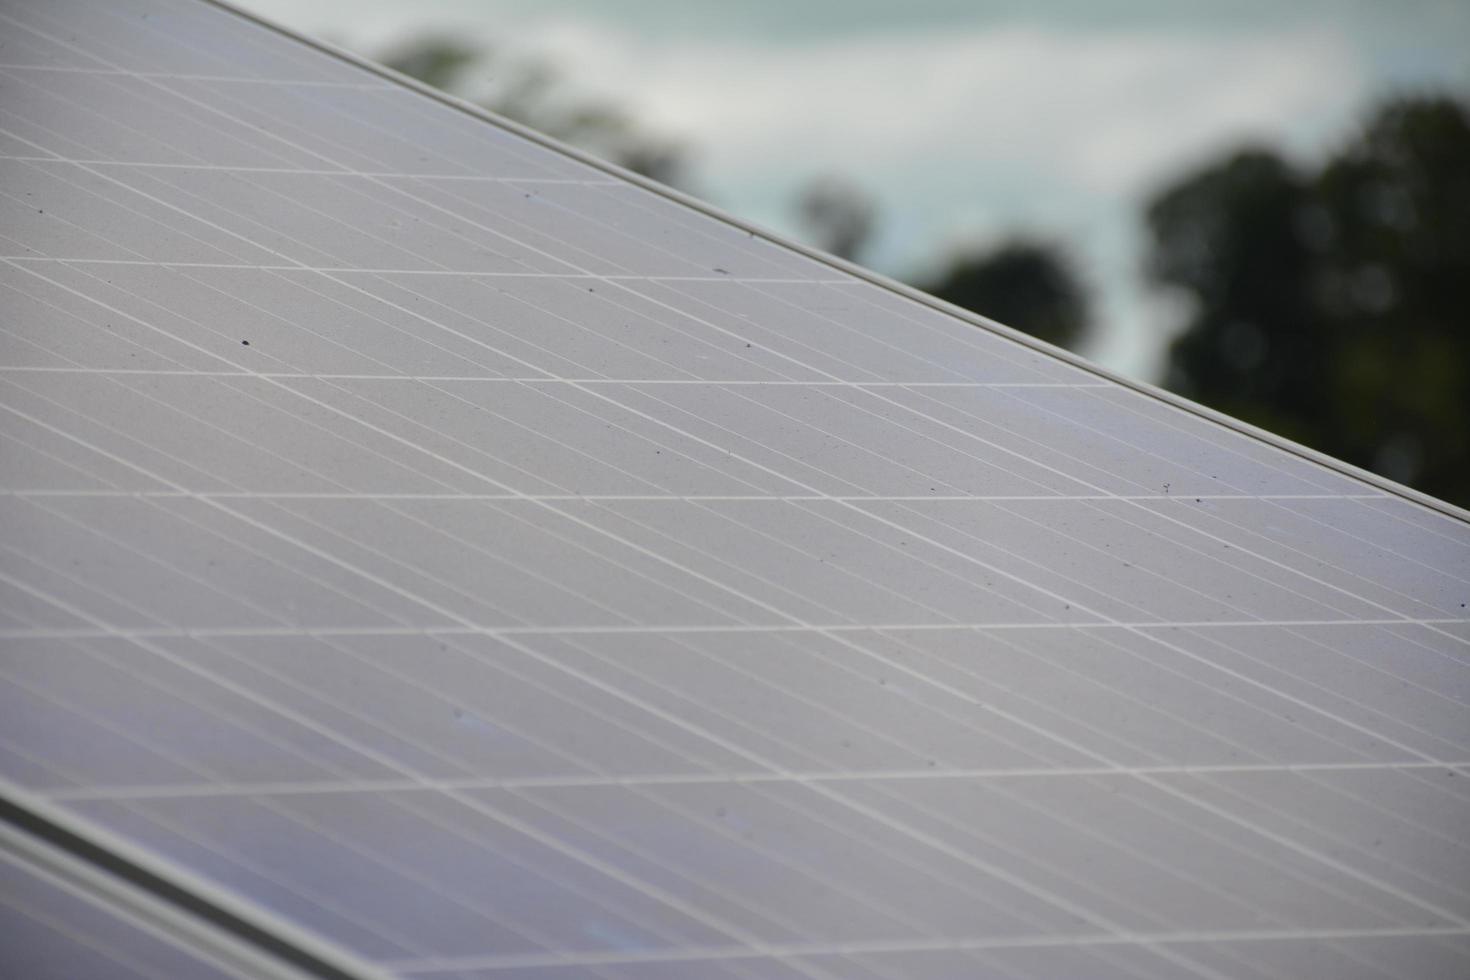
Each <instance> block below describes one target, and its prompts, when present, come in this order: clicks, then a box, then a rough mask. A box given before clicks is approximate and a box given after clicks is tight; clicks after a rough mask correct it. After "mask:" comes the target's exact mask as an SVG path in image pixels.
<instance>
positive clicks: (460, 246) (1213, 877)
mask: <svg viewBox="0 0 1470 980" xmlns="http://www.w3.org/2000/svg"><path fill="white" fill-rule="evenodd" d="M0 38H3V43H0V170H3V178H0V203H3V207H4V218H3V222H0V249H3V257H0V296H3V298H0V365H3V370H0V460H3V463H0V485H3V493H0V508H3V529H4V533H3V549H4V550H3V557H0V630H3V632H0V637H3V650H4V652H3V656H0V773H3V775H4V778H5V780H6V781H7V783H8V784H10V785H11V786H12V787H14V788H15V789H14V790H12V792H21V791H23V792H24V793H26V794H29V795H30V796H31V797H34V798H36V799H39V800H43V801H46V802H47V803H48V804H49V805H52V806H56V807H60V808H61V810H62V811H63V812H64V813H65V814H67V815H68V819H69V820H74V821H75V822H76V824H77V826H78V827H81V828H94V829H95V828H100V829H102V830H104V831H105V832H106V833H107V834H110V835H115V836H116V837H117V838H119V839H121V840H125V841H127V842H129V843H130V845H132V846H135V847H137V848H140V849H142V850H143V851H145V852H147V853H150V854H152V855H155V856H156V857H157V858H159V859H162V860H163V861H165V862H167V863H168V864H169V865H170V866H172V867H176V868H178V869H180V871H181V873H183V874H185V875H187V876H188V879H189V880H193V881H202V882H207V883H208V886H209V887H210V888H216V889H218V890H219V891H220V892H221V893H223V894H228V895H233V896H235V897H237V898H240V899H244V900H247V901H248V902H250V903H253V905H254V906H256V907H257V908H258V909H259V910H261V913H262V915H263V916H266V917H273V918H274V919H276V920H279V921H285V922H291V923H294V924H296V925H299V926H301V927H303V928H304V929H306V930H309V931H310V932H313V933H315V934H318V935H320V936H321V937H324V938H325V939H326V940H329V941H330V942H332V943H334V944H337V945H338V946H340V947H342V948H343V949H344V950H347V951H350V952H351V953H352V954H355V956H356V957H358V958H360V960H361V961H363V962H366V963H371V964H374V965H375V966H376V967H377V968H380V969H382V970H384V971H386V972H390V973H394V974H398V975H402V976H409V977H422V978H436V980H437V978H450V977H454V978H469V977H477V978H494V977H509V976H516V977H535V978H545V980H552V978H556V980H562V978H570V977H584V976H585V977H604V978H633V977H637V978H659V977H687V976H695V975H697V976H701V977H747V978H748V977H806V978H835V977H841V978H884V977H889V978H891V977H971V976H982V975H983V976H1005V977H1020V978H1039V977H1057V976H1088V977H1097V978H1111V977H1119V978H1122V977H1131V978H1157V977H1178V976H1190V977H1210V978H1220V977H1248V978H1268V977H1276V978H1279V977H1295V976H1334V977H1365V978H1367V977H1373V978H1379V977H1400V978H1404V977H1428V976H1453V975H1459V976H1464V975H1467V974H1470V849H1467V834H1466V830H1467V829H1470V821H1467V816H1470V770H1467V768H1466V765H1467V760H1470V724H1467V719H1470V715H1467V703H1470V669H1467V667H1470V614H1467V610H1466V602H1467V601H1470V528H1467V525H1466V524H1465V523H1464V522H1462V521H1461V520H1458V519H1456V517H1454V516H1451V515H1449V514H1447V513H1444V512H1439V511H1436V510H1434V509H1432V508H1429V507H1425V506H1422V505H1420V504H1418V503H1415V502H1411V501H1410V500H1407V499H1405V498H1404V497H1402V496H1399V495H1396V494H1395V493H1393V492H1391V491H1390V490H1386V489H1383V488H1380V487H1378V486H1375V485H1372V484H1369V483H1367V482H1364V481H1361V480H1359V479H1355V478H1353V477H1351V476H1349V475H1346V474H1345V473H1344V472H1342V471H1340V470H1336V469H1334V468H1332V467H1329V466H1325V465H1320V464H1319V463H1317V462H1313V461H1311V460H1309V459H1306V458H1304V457H1303V456H1301V455H1299V454H1294V453H1291V452H1288V451H1285V450H1283V449H1281V448H1278V447H1276V446H1274V445H1270V444H1268V443H1267V442H1265V441H1262V440H1260V439H1257V438H1253V437H1251V436H1249V435H1247V434H1243V433H1242V432H1239V431H1236V430H1233V429H1231V428H1228V427H1226V426H1223V425H1220V424H1216V423H1215V422H1212V421H1209V420H1207V419H1205V418H1203V417H1202V416H1201V415H1199V414H1198V413H1194V412H1191V411H1187V410H1183V409H1181V408H1179V407H1176V406H1174V405H1172V404H1170V403H1168V402H1166V401H1164V400H1162V399H1160V398H1157V397H1153V396H1150V395H1149V394H1146V393H1142V392H1140V391H1137V390H1133V389H1131V388H1128V387H1125V386H1123V385H1120V384H1118V383H1115V382H1114V381H1112V380H1109V379H1108V378H1106V377H1104V376H1102V375H1100V374H1098V373H1096V372H1093V371H1090V370H1087V369H1085V368H1084V367H1082V366H1078V365H1075V364H1072V363H1069V362H1067V361H1065V360H1063V359H1061V358H1058V357H1054V356H1051V355H1049V354H1047V353H1045V352H1043V351H1040V350H1037V349H1033V348H1031V347H1029V346H1026V345H1024V344H1022V343H1019V342H1017V341H1015V340H1014V339H1012V338H1011V337H1010V336H1008V335H1007V334H1005V333H1004V332H1002V331H997V330H993V329H984V328H980V327H977V326H976V325H974V324H972V323H967V322H965V321H964V320H962V319H961V318H959V317H956V316H952V315H949V314H948V313H945V312H943V311H941V310H939V309H936V308H933V307H931V306H927V305H925V304H923V303H920V302H916V301H914V300H912V299H910V298H907V297H905V296H904V295H901V294H900V293H899V292H897V291H895V290H893V289H891V288H888V287H887V286H885V285H884V284H882V283H881V282H875V281H872V280H869V279H866V278H864V277H859V276H856V275H852V274H849V273H848V272H846V271H844V270H843V269H841V268H839V267H837V266H834V265H832V264H829V263H826V262H823V261H818V260H816V259H814V258H811V257H809V256H807V255H805V254H802V253H800V252H799V251H797V250H794V249H792V248H788V247H786V246H783V245H782V244H780V243H778V242H774V241H772V240H770V239H768V238H766V237H764V236H761V235H757V234H753V233H751V232H749V231H747V230H745V229H743V228H741V227H738V226H736V225H735V224H733V223H730V222H727V221H722V220H719V219H717V218H715V217H712V216H710V215H708V214H705V213H701V212H699V211H697V210H695V209H692V208H690V207H688V206H686V205H685V204H683V203H680V202H679V201H677V200H674V199H672V198H670V197H669V196H667V195H663V194H660V193H658V192H656V191H653V190H650V189H647V188H645V187H641V186H638V185H637V184H635V183H633V182H630V181H628V180H625V179H623V178H622V177H620V176H618V175H617V174H615V173H613V172H611V171H608V170H605V169H601V168H598V167H596V166H593V165H590V164H588V163H586V162H584V161H581V160H579V159H577V158H575V157H574V156H572V155H569V154H566V153H563V152H559V151H558V150H556V149H555V148H549V147H547V146H545V145H541V144H539V143H537V142H535V141H533V140H530V139H527V138H526V137H524V136H522V135H519V134H518V133H516V132H514V131H512V130H511V129H508V128H506V127H503V126H498V125H495V124H493V123H492V122H489V121H487V120H485V119H483V118H477V117H476V116H475V115H473V114H472V113H469V112H466V111H464V110H463V109H461V108H455V107H454V106H452V105H449V104H447V103H446V102H444V101H442V100H436V99H434V98H431V97H428V96H425V95H424V94H422V93H420V92H418V91H415V90H413V89H412V88H410V87H407V86H404V85H402V84H400V83H398V82H396V81H394V80H393V79H391V78H388V77H385V76H383V75H381V74H377V73H374V72H372V71H370V70H367V69H365V68H363V67H360V66H358V65H355V64H353V63H351V62H350V61H349V60H347V59H343V58H339V57H334V56H332V55H330V54H328V53H325V52H324V51H322V50H320V49H317V48H314V47H311V46H309V45H307V44H304V43H301V42H299V41H297V40H295V39H292V38H290V37H288V36H285V35H282V34H280V33H277V32H274V31H272V30H270V29H268V28H266V27H263V26H261V25H259V24H257V23H255V22H252V21H250V20H248V19H246V18H244V17H242V16H240V15H238V14H236V13H233V12H231V11H229V10H226V9H222V8H219V7H215V6H211V5H208V4H204V3H198V2H193V0H117V2H113V0H55V2H46V3H39V2H24V0H5V2H4V3H0ZM12 863H13V862H12ZM7 867H8V865H7ZM85 897H86V896H85V895H80V896H79V895H77V894H73V893H68V894H66V895H61V896H59V895H58V893H57V890H56V888H55V887H53V884H48V883H47V881H46V880H44V879H43V878H40V877H36V876H35V875H34V874H32V873H31V872H29V871H26V870H25V869H24V868H22V867H20V866H19V865H17V866H15V868H13V869H11V870H9V871H6V872H5V884H4V885H3V886H0V909H4V912H3V916H0V929H3V930H5V931H4V933H3V935H6V936H9V937H10V938H11V940H12V941H7V942H4V943H3V947H4V951H3V952H0V964H4V963H9V964H10V967H11V968H14V967H15V966H16V964H23V965H24V966H25V968H26V969H27V970H28V971H36V972H34V973H31V974H30V975H40V972H41V971H43V970H44V969H47V968H48V964H50V967H49V968H51V969H52V972H54V973H56V974H57V975H61V974H63V973H75V971H76V969H77V968H76V967H75V965H74V964H76V963H78V962H82V963H101V962H106V963H107V964H108V965H107V967H106V971H110V972H111V973H112V974H113V975H118V976H128V975H133V974H134V973H136V974H139V975H157V974H168V975H186V974H188V973H189V972H190V969H191V968H190V967H188V965H187V964H185V963H184V962H183V961H182V960H177V959H169V958H168V957H180V956H184V955H185V954H184V953H183V952H181V951H179V950H177V949H172V950H170V949H161V948H159V947H158V943H159V941H160V937H159V936H158V935H157V934H155V933H148V932H146V931H144V930H134V931H133V932H132V933H131V934H130V933H129V932H128V930H127V929H125V928H121V927H118V928H111V927H106V928H104V927H102V926H99V925H97V924H96V923H97V921H98V919H99V917H100V916H103V915H104V913H103V912H101V911H98V910H97V909H96V908H95V907H94V906H93V905H89V904H88V903H87V902H86V901H85V900H84V899H85ZM43 935H44V937H45V939H44V942H43V941H42V939H40V938H37V937H41V936H43ZM130 935H131V938H129V937H130ZM16 936H20V937H21V938H20V939H18V940H17V939H16V938H15V937H16ZM164 938H165V939H166V937H164ZM167 945H168V944H167V943H166V942H165V943H164V946H167ZM22 950H24V952H22ZM22 956H24V957H27V958H26V959H20V958H19V957H22ZM77 957H81V959H80V960H78V959H77ZM97 957H105V958H107V959H105V960H99V959H97ZM213 968H214V967H211V966H208V965H206V964H203V963H202V961H201V962H200V964H199V970H198V972H200V973H201V974H204V975H207V974H208V971H209V970H210V969H213ZM82 970H83V972H92V971H93V967H83V968H82ZM106 971H104V970H103V969H102V968H100V967H98V968H97V969H96V971H95V972H99V973H100V972H106ZM130 971H131V972H130Z"/></svg>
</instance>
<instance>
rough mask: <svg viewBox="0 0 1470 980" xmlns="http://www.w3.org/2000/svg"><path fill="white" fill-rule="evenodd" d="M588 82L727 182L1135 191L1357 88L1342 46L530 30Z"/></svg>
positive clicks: (1287, 125) (976, 35) (993, 32)
mask: <svg viewBox="0 0 1470 980" xmlns="http://www.w3.org/2000/svg"><path fill="white" fill-rule="evenodd" d="M528 34H529V35H530V36H537V37H538V38H539V40H540V46H541V47H542V48H543V49H544V50H546V51H547V52H548V53H549V54H551V55H552V56H554V57H556V58H557V60H558V61H560V62H561V63H562V64H563V65H565V66H566V67H567V71H568V74H569V75H570V76H571V77H573V78H574V79H575V80H576V81H577V84H578V85H579V87H582V88H584V89H591V90H594V91H599V92H601V93H603V94H606V95H608V96H610V97H612V98H614V99H617V100H618V101H620V102H623V103H624V104H626V105H627V106H628V107H629V108H630V109H632V110H633V111H634V113H635V115H636V116H637V117H638V118H640V119H642V120H645V121H647V122H648V123H649V124H650V125H651V126H653V127H656V128H659V129H662V130H666V131H667V132H669V133H671V134H679V135H684V136H687V137H688V138H689V139H690V141H691V142H692V143H693V144H694V145H696V146H698V147H699V148H700V149H701V150H703V151H704V155H705V159H706V160H708V161H709V162H710V163H711V164H712V165H713V166H714V167H717V168H718V169H719V170H720V171H724V172H736V171H744V172H746V173H750V172H762V171H772V170H781V171H784V172H788V173H789V172H790V171H791V170H792V168H793V166H794V165H795V166H796V167H803V165H804V164H806V163H807V162H810V164H811V165H812V166H817V165H826V166H836V165H841V164H844V163H846V164H848V165H849V168H850V169H860V170H862V171H866V172H869V173H879V174H881V173H892V172H897V171H902V172H905V173H913V172H915V171H919V170H923V169H925V167H924V163H925V162H926V161H930V162H935V163H939V162H942V163H943V165H944V166H947V167H951V168H953V167H961V166H968V165H983V166H985V167H987V168H993V169H995V170H996V171H998V172H1002V173H1004V172H1007V171H1017V172H1021V173H1030V174H1032V175H1035V176H1040V177H1050V178H1052V179H1055V180H1059V181H1063V182H1066V183H1068V184H1070V185H1071V186H1073V187H1075V188H1077V189H1080V190H1090V191H1093V192H1096V193H1108V194H1116V193H1126V192H1130V191H1133V190H1135V189H1137V188H1138V187H1140V186H1141V185H1142V184H1143V183H1144V182H1147V181H1151V180H1154V179H1157V178H1158V176H1159V175H1160V174H1161V173H1163V172H1165V171H1166V170H1167V169H1168V168H1169V167H1171V166H1173V165H1177V164H1178V163H1179V162H1180V161H1181V160H1185V159H1188V158H1190V157H1192V156H1195V155H1198V154H1200V153H1203V152H1206V151H1208V150H1210V149H1213V148H1214V147H1216V146H1218V145H1219V144H1220V143H1221V142H1222V141H1224V140H1227V139H1232V138H1238V137H1240V136H1242V135H1260V136H1266V137H1276V138H1280V137H1282V136H1286V137H1290V136H1292V135H1293V134H1292V132H1291V130H1292V127H1293V126H1299V125H1300V121H1301V120H1302V119H1303V117H1304V116H1306V117H1310V116H1312V115H1313V114H1331V115H1336V114H1340V113H1341V112H1342V111H1343V110H1344V109H1345V107H1347V106H1349V105H1351V104H1353V103H1355V102H1356V100H1357V97H1358V96H1359V95H1360V92H1359V85H1360V82H1359V80H1360V79H1361V78H1362V77H1363V73H1362V71H1361V70H1360V67H1359V66H1358V65H1357V64H1356V61H1355V57H1354V52H1353V49H1352V47H1351V46H1350V45H1349V43H1348V42H1347V40H1346V39H1344V38H1342V37H1338V36H1333V35H1326V34H1298V35H1294V36H1290V37H1260V36H1234V37H1226V38H1220V39H1210V38H1202V37H1200V36H1198V35H1197V34H1167V33H1159V34H1140V33H1138V32H1121V31H1119V32H1106V31H1102V32H1099V31H1093V32H1087V33H1061V32H1056V31H1045V30H1040V29H1035V28H998V29H980V28H975V29H970V30H967V31H963V32H959V33H950V34H906V35H896V36H895V35H888V36H876V35H875V36H862V37H857V38H846V39H841V40H834V41H826V42H817V43H806V44H801V45H779V44H756V43H754V42H752V41H751V40H750V39H737V40H731V41H729V42H724V43H721V42H710V41H707V40H698V41H690V40H688V39H683V40H681V41H680V43H678V44H648V43H645V42H640V41H639V40H638V39H637V38H635V37H634V36H632V35H620V34H618V33H617V32H616V31H610V30H609V29H608V27H607V25H605V24H600V25H597V26H596V27H594V26H593V25H591V24H588V23H585V22H563V23H559V24H552V25H547V26H546V27H545V28H544V29H542V30H538V31H535V32H528Z"/></svg>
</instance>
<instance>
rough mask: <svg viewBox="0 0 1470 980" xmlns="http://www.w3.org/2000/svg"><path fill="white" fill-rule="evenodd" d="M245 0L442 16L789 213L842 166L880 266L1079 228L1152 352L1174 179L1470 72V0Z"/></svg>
mask: <svg viewBox="0 0 1470 980" xmlns="http://www.w3.org/2000/svg"><path fill="white" fill-rule="evenodd" d="M239 2H241V3H242V5H243V6H245V7H246V8H248V9H251V10H253V11H255V12H257V13H260V14H262V15H264V16H266V17H268V18H270V19H272V20H275V21H277V22H279V23H282V24H284V25H286V26H289V27H293V28H295V29H297V30H300V31H304V32H306V33H309V34H314V35H317V36H321V37H325V38H327V39H330V40H334V41H336V42H338V43H341V44H344V45H345V46H347V47H350V48H353V49H355V50H358V51H360V52H364V53H368V54H371V53H374V52H381V51H382V50H383V49H384V48H385V47H387V46H388V45H390V44H391V43H393V42H394V41H398V40H401V39H402V38H404V37H406V36H413V35H418V34H427V33H436V32H443V31H453V32H454V33H455V34H457V35H458V36H461V37H464V38H469V39H477V40H482V41H484V42H485V43H487V44H494V45H497V46H498V47H500V48H501V49H503V50H506V51H508V52H519V53H522V54H526V55H542V56H545V57H547V58H549V59H550V60H551V61H552V62H553V63H555V64H556V65H557V66H558V67H559V69H560V70H561V72H562V73H563V74H564V75H565V76H566V80H567V84H568V87H569V88H571V89H573V90H576V91H580V92H584V93H586V94H587V95H589V96H596V97H598V98H599V99H603V100H607V101H612V102H616V103H618V104H620V105H622V106H623V107H625V108H626V109H627V110H628V111H629V113H630V114H631V115H633V116H634V117H635V118H637V119H638V120H640V121H641V122H643V123H644V124H645V126H646V127H647V128H648V129H650V130H652V131H654V132H657V133H660V134H664V135H667V136H670V137H674V138H677V139H678V140H680V141H681V142H683V143H684V144H686V145H687V146H688V147H689V149H690V150H691V151H692V154H693V162H694V167H693V173H692V176H693V179H694V182H695V183H697V185H698V190H699V191H700V192H702V193H703V194H705V196H707V197H709V198H711V199H712V200H713V201H714V202H715V203H716V204H719V205H720V206H722V207H724V208H726V209H727V210H730V211H733V212H735V213H738V214H740V215H742V216H744V217H747V218H750V219H752V220H754V221H757V222H759V223H761V224H764V225H766V226H768V227H771V228H774V229H775V230H777V231H782V232H790V231H792V226H791V206H790V204H791V197H792V194H793V193H794V191H795V189H796V188H797V187H798V186H799V185H801V184H802V183H803V182H804V181H806V180H808V179H810V178H812V177H814V176H817V175H821V174H827V173H837V174H842V175H845V176H847V177H850V178H852V179H853V180H855V181H856V182H857V183H859V184H860V185H862V186H864V187H865V188H867V190H868V191H869V192H870V193H872V194H873V195H874V196H875V198H876V199H877V201H878V204H879V208H880V227H879V237H878V239H877V240H876V241H875V243H874V246H873V248H872V249H871V250H870V251H869V252H868V253H867V254H866V255H865V256H864V257H863V261H864V262H865V264H868V265H871V266H873V267H874V268H877V269H879V270H881V271H884V272H888V273H891V274H897V275H900V276H902V275H904V274H905V273H907V272H909V271H911V270H913V269H915V268H918V267H920V266H921V265H923V264H924V263H926V262H930V261H933V260H934V259H935V258H936V257H937V256H938V255H940V254H941V253H942V252H943V251H944V250H946V249H949V248H953V247H956V246H957V245H960V244H964V243H985V242H989V241H993V240H996V239H999V238H1003V237H1005V236H1006V235H1008V234H1010V233H1013V232H1018V231H1021V232H1032V233H1039V234H1042V235H1047V236H1051V237H1054V238H1057V239H1059V240H1062V241H1064V242H1067V243H1069V244H1070V245H1072V246H1073V249H1074V252H1075V254H1076V257H1077V258H1078V259H1079V260H1081V265H1082V269H1081V271H1082V272H1083V274H1084V276H1085V277H1086V279H1087V280H1088V282H1089V285H1090V286H1091V287H1092V288H1093V291H1094V295H1095V296H1096V297H1097V298H1098V300H1099V309H1098V311H1097V312H1098V319H1099V320H1100V321H1101V325H1102V327H1103V328H1104V330H1103V333H1102V335H1101V338H1100V342H1099V343H1098V344H1097V345H1096V346H1095V347H1094V349H1093V350H1092V351H1091V352H1090V353H1091V354H1092V355H1093V356H1094V357H1096V358H1097V359H1098V360H1100V361H1102V362H1103V363H1104V364H1106V365H1108V366H1110V367H1113V368H1115V369H1119V370H1122V371H1125V372H1127V373H1130V374H1134V375H1137V376H1143V377H1147V376H1149V375H1150V374H1151V373H1152V371H1153V369H1154V366H1155V363H1156V358H1157V352H1158V347H1159V341H1160V339H1161V337H1162V335H1163V332H1164V330H1165V327H1166V324H1167V323H1168V322H1170V321H1171V320H1172V319H1173V317H1174V314H1173V313H1171V311H1170V309H1169V307H1168V304H1167V303H1163V302H1160V301H1159V300H1158V299H1157V298H1154V297H1151V296H1150V295H1149V294H1148V293H1147V292H1146V290H1145V289H1144V288H1143V286H1142V284H1141V282H1140V280H1139V275H1138V268H1137V266H1138V260H1139V252H1140V239H1141V236H1140V230H1139V227H1138V216H1139V211H1140V208H1141V204H1142V202H1143V201H1144V200H1146V198H1147V196H1148V194H1149V192H1150V191H1151V190H1153V189H1155V188H1157V187H1158V186H1159V184H1160V182H1162V181H1164V180H1167V179H1168V178H1169V177H1170V176H1171V175H1174V174H1177V173H1180V172H1181V171H1182V170H1183V169H1185V168H1187V167H1188V166H1190V165H1191V164H1192V163H1194V162H1198V161H1201V160H1204V159H1206V158H1208V156H1209V155H1210V154H1212V153H1215V152H1219V151H1221V150H1222V149H1225V148H1228V147H1232V146H1235V145H1239V144H1240V143H1242V142H1244V141H1247V140H1257V141H1265V142H1269V143H1271V144H1274V145H1277V146H1280V147H1282V148H1284V149H1286V150H1287V151H1288V152H1290V153H1292V154H1294V155H1296V156H1298V157H1299V158H1302V159H1310V158H1312V157H1314V156H1317V155H1320V154H1321V153H1322V152H1324V151H1325V150H1326V149H1328V148H1330V147H1331V146H1333V145H1335V144H1336V143H1338V142H1340V141H1341V140H1342V139H1344V138H1345V137H1346V136H1347V135H1348V133H1349V132H1350V130H1349V126H1350V123H1351V120H1352V119H1353V118H1355V117H1356V116H1357V115H1358V114H1359V113H1360V111H1361V110H1362V108H1363V107H1364V106H1366V105H1368V104H1370V103H1371V102H1372V101H1373V100H1374V99H1376V98H1379V97H1381V96H1383V95H1385V94H1388V93H1391V92H1401V91H1412V90H1418V89H1424V88H1431V89H1435V90H1444V89H1452V90H1455V91H1458V92H1460V93H1470V56H1467V54H1466V52H1470V2H1465V0H1439V2H1430V0H1421V2H1414V0H1292V2H1285V0H1234V2H1230V3H1203V2H1191V0H1124V2H1118V0H1113V2H1097V0H1059V2H1052V3H1048V4H1042V3H1018V2H1000V0H903V2H896V0H740V2H734V3H731V2H721V3H702V2H697V0H636V2H635V0H626V2H613V0H239Z"/></svg>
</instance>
